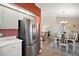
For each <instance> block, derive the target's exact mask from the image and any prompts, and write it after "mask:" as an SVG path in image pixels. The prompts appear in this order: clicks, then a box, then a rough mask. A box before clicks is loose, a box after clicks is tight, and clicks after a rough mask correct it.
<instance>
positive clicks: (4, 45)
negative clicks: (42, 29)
mask: <svg viewBox="0 0 79 59" xmlns="http://www.w3.org/2000/svg"><path fill="white" fill-rule="evenodd" d="M5 38H6V37H5ZM0 56H22V40H20V39H10V40H8V39H7V38H6V40H4V41H0Z"/></svg>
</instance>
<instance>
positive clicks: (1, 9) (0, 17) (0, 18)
mask: <svg viewBox="0 0 79 59" xmlns="http://www.w3.org/2000/svg"><path fill="white" fill-rule="evenodd" d="M3 28H4V7H3V6H1V5H0V29H3Z"/></svg>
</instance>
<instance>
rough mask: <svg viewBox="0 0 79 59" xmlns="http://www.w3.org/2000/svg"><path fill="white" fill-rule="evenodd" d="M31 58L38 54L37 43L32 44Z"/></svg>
mask: <svg viewBox="0 0 79 59" xmlns="http://www.w3.org/2000/svg"><path fill="white" fill-rule="evenodd" d="M31 48H32V56H36V55H37V54H38V45H37V42H36V43H34V44H33V45H32V46H31Z"/></svg>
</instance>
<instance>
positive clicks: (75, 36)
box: [68, 33, 78, 54]
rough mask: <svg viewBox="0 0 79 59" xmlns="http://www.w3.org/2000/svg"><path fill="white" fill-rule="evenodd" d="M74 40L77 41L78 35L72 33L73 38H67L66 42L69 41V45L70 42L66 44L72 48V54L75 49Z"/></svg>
mask: <svg viewBox="0 0 79 59" xmlns="http://www.w3.org/2000/svg"><path fill="white" fill-rule="evenodd" d="M76 40H78V33H74V35H73V38H68V41H71V43H70V42H68V43H69V44H71V45H72V46H73V54H74V52H75V48H76Z"/></svg>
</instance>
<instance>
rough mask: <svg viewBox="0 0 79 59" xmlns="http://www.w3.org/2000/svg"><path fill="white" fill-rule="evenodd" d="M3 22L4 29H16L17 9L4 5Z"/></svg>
mask: <svg viewBox="0 0 79 59" xmlns="http://www.w3.org/2000/svg"><path fill="white" fill-rule="evenodd" d="M4 23H5V28H6V29H18V14H17V11H15V10H12V9H10V8H6V7H4Z"/></svg>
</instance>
